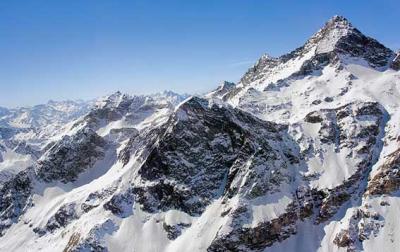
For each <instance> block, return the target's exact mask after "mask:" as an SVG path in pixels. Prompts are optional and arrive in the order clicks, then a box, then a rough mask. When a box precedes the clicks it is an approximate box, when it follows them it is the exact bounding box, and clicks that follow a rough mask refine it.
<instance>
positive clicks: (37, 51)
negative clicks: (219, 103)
mask: <svg viewBox="0 0 400 252" xmlns="http://www.w3.org/2000/svg"><path fill="white" fill-rule="evenodd" d="M398 13H400V6H399V4H398V1H394V0H388V1H368V2H365V1H360V0H356V1H351V2H346V3H345V4H343V3H341V2H340V1H332V0H329V1H316V0H312V1H306V2H294V1H268V2H267V1H263V2H261V1H256V0H249V1H227V0H221V1H212V0H206V1H201V2H200V1H199V2H194V1H177V0H173V1H168V2H165V1H159V0H157V1H152V2H148V1H121V0H118V1H106V0H98V1H93V0H90V1H85V2H82V1H75V2H71V1H66V0H62V1H57V2H54V1H50V0H42V1H20V0H16V1H10V0H6V1H1V3H0V36H1V39H0V54H1V55H2V57H0V88H1V89H0V90H1V92H0V106H6V107H15V106H26V105H33V104H38V103H44V102H47V101H48V100H50V99H53V100H64V99H91V98H94V97H98V96H102V95H105V94H109V93H112V92H115V91H117V90H120V91H122V92H127V93H131V94H143V93H154V92H160V91H163V90H173V91H175V92H179V93H201V92H205V91H207V90H210V89H213V88H215V87H216V86H217V85H218V83H219V82H221V81H223V80H228V81H237V80H238V79H239V78H240V76H241V75H242V74H243V73H244V72H245V71H246V69H247V68H248V67H250V66H251V65H252V64H253V63H254V62H255V61H256V60H257V59H258V58H259V57H260V56H261V55H262V54H263V53H268V54H270V55H273V56H279V55H281V54H283V53H286V52H288V51H290V50H291V49H293V48H296V47H298V46H300V45H302V44H303V43H304V42H305V40H306V39H307V38H308V37H310V36H311V35H312V34H313V33H315V32H316V31H317V30H318V29H319V28H320V27H321V26H322V25H323V24H324V23H325V22H326V21H327V20H328V19H329V18H330V17H332V16H333V15H336V14H338V15H343V16H345V17H346V18H348V19H349V21H350V22H351V23H352V24H353V25H354V26H355V27H357V28H358V29H360V30H361V31H362V32H363V33H364V34H366V35H368V36H371V37H374V38H376V39H378V40H379V41H380V42H381V43H383V44H384V45H386V46H387V47H390V48H392V49H394V50H397V49H399V48H400V41H398V40H397V39H398V38H397V36H398V34H397V32H396V31H397V28H398V27H399V26H400V19H399V18H398ZM366 17H367V18H366Z"/></svg>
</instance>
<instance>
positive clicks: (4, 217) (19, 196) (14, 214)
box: [0, 169, 33, 236]
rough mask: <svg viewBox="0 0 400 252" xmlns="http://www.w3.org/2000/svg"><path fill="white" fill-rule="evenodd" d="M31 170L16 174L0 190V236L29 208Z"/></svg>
mask: <svg viewBox="0 0 400 252" xmlns="http://www.w3.org/2000/svg"><path fill="white" fill-rule="evenodd" d="M32 173H33V172H32V169H28V170H25V171H22V172H20V173H18V174H17V175H16V176H15V177H14V178H12V179H11V180H9V181H7V182H6V183H4V184H3V185H2V186H1V188H0V236H1V235H3V231H4V230H5V229H7V228H8V227H10V226H11V225H12V224H13V223H14V222H17V220H18V217H19V216H20V215H21V214H23V213H24V212H25V210H26V208H27V207H28V206H29V204H30V203H29V202H30V196H31V191H32V186H33V185H32V183H33V182H32V177H33V176H32Z"/></svg>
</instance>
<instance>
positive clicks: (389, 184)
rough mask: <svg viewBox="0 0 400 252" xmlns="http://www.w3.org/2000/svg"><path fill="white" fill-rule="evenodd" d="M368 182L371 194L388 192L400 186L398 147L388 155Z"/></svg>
mask: <svg viewBox="0 0 400 252" xmlns="http://www.w3.org/2000/svg"><path fill="white" fill-rule="evenodd" d="M385 159H386V161H385V162H384V164H383V165H382V166H380V167H379V168H378V172H377V173H376V174H375V176H373V177H372V178H371V180H370V181H369V183H368V193H369V194H371V195H381V194H390V193H392V192H395V191H397V190H398V189H399V188H400V149H398V150H396V151H395V152H393V153H392V154H390V155H389V156H387V157H386V158H385Z"/></svg>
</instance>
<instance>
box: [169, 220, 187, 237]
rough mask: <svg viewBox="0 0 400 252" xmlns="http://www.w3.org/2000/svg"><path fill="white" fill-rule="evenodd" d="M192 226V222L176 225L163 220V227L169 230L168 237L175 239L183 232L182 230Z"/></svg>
mask: <svg viewBox="0 0 400 252" xmlns="http://www.w3.org/2000/svg"><path fill="white" fill-rule="evenodd" d="M187 227H190V224H187V223H178V224H176V225H168V224H167V223H165V222H163V228H164V230H165V231H166V232H167V237H168V239H170V240H175V239H176V238H178V236H180V235H181V234H182V230H183V229H185V228H187Z"/></svg>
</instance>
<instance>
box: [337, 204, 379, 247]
mask: <svg viewBox="0 0 400 252" xmlns="http://www.w3.org/2000/svg"><path fill="white" fill-rule="evenodd" d="M353 212H354V213H353V215H352V216H351V217H350V220H349V223H348V227H347V229H342V230H341V231H339V232H338V233H337V234H336V236H335V238H334V240H333V243H334V244H335V245H336V246H338V247H342V248H347V251H357V250H360V249H362V241H364V240H367V239H369V238H370V237H371V236H376V235H377V234H378V233H379V230H380V229H381V228H382V227H383V218H382V216H380V215H379V214H378V213H371V212H369V211H368V209H364V210H363V209H356V210H354V211H353Z"/></svg>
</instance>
